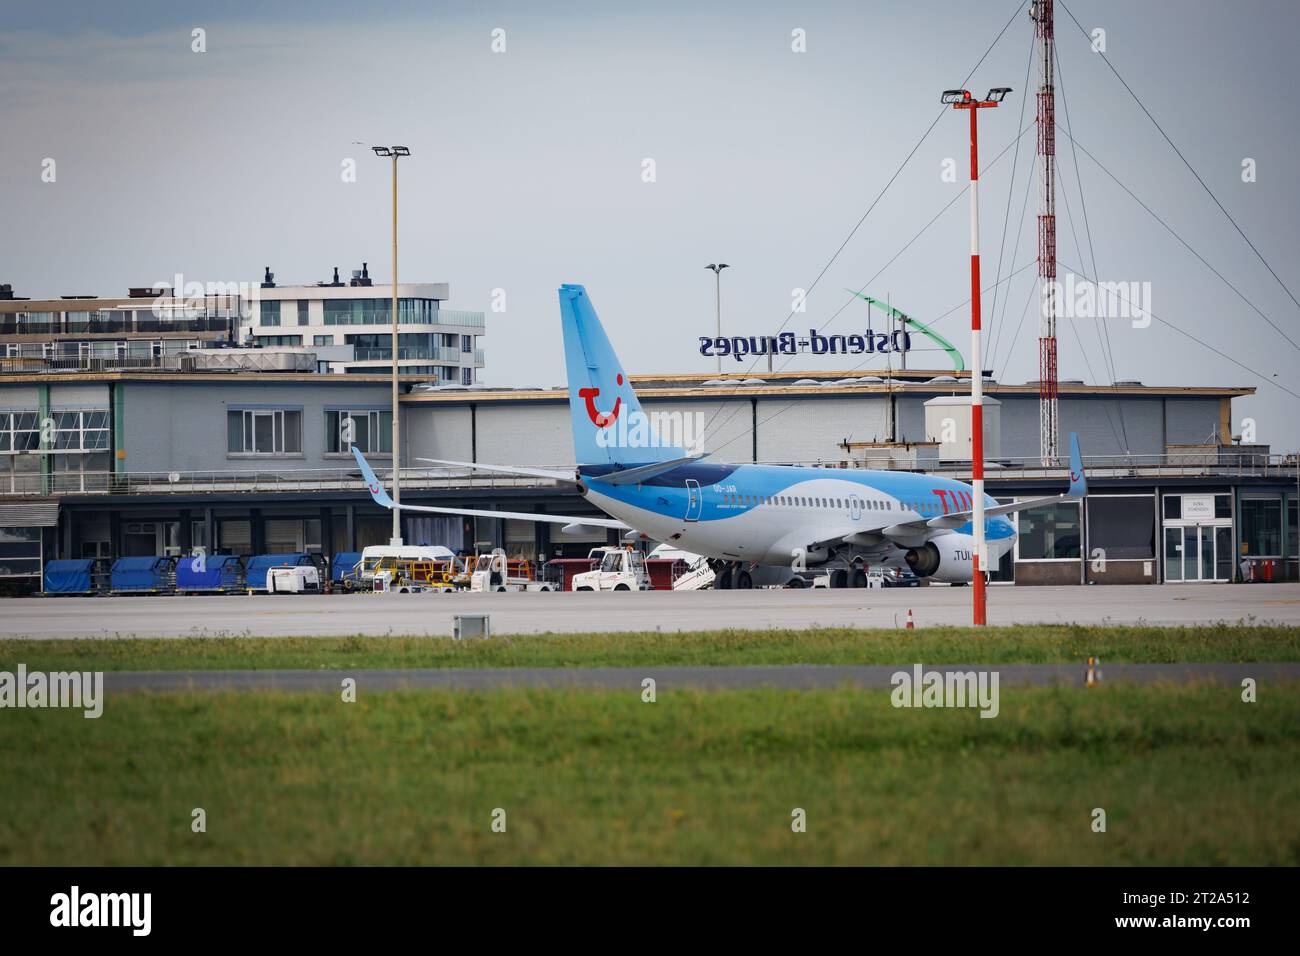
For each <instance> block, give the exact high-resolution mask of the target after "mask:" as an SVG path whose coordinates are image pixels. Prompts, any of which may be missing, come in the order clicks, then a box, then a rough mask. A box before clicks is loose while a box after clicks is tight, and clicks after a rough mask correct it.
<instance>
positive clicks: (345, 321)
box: [325, 309, 486, 329]
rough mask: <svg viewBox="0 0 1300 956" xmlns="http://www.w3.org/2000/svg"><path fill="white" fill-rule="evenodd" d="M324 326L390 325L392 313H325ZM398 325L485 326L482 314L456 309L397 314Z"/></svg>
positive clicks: (478, 327) (479, 327)
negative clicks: (417, 314)
mask: <svg viewBox="0 0 1300 956" xmlns="http://www.w3.org/2000/svg"><path fill="white" fill-rule="evenodd" d="M325 324H326V325H342V326H348V325H392V324H393V320H392V313H391V312H388V311H387V310H384V311H371V310H366V311H363V312H343V313H338V314H334V313H327V314H326V316H325ZM398 324H399V325H459V326H465V327H467V328H474V329H481V328H483V327H484V326H485V325H486V322H485V320H484V317H483V313H482V312H462V311H460V310H458V309H435V310H433V311H431V312H429V313H427V314H426V315H420V316H416V315H403V314H402V313H401V312H400V311H399V312H398Z"/></svg>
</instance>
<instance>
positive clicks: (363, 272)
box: [336, 262, 373, 286]
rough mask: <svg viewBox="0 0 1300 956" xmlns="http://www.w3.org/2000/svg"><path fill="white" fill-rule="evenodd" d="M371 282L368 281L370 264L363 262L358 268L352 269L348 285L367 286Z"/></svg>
mask: <svg viewBox="0 0 1300 956" xmlns="http://www.w3.org/2000/svg"><path fill="white" fill-rule="evenodd" d="M336 274H337V273H336ZM372 284H373V283H372V282H371V281H370V266H369V265H368V264H367V263H364V262H363V263H361V268H360V269H353V270H352V281H351V282H349V283H348V285H360V286H368V285H372Z"/></svg>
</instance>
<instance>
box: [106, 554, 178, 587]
mask: <svg viewBox="0 0 1300 956" xmlns="http://www.w3.org/2000/svg"><path fill="white" fill-rule="evenodd" d="M110 587H111V588H112V590H113V591H114V592H115V593H127V594H162V593H168V594H169V593H171V592H172V591H173V590H175V588H176V559H175V558H171V557H158V556H153V557H147V558H118V559H117V560H116V561H114V562H113V571H112V575H111V584H110Z"/></svg>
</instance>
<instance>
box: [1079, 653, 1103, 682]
mask: <svg viewBox="0 0 1300 956" xmlns="http://www.w3.org/2000/svg"><path fill="white" fill-rule="evenodd" d="M1100 683H1101V661H1099V660H1097V658H1095V657H1090V658H1088V672H1087V674H1085V675H1084V678H1083V686H1084V687H1096V686H1097V685H1098V684H1100Z"/></svg>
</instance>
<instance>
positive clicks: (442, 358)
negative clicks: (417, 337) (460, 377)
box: [353, 346, 468, 365]
mask: <svg viewBox="0 0 1300 956" xmlns="http://www.w3.org/2000/svg"><path fill="white" fill-rule="evenodd" d="M466 354H468V353H462V352H461V350H460V349H455V348H447V347H444V346H434V347H432V348H427V347H415V348H400V347H399V348H398V350H397V360H398V361H399V362H405V361H408V360H412V359H422V360H424V361H435V362H447V363H450V364H454V365H459V364H460V362H461V361H462V358H461V356H462V355H466ZM353 360H354V361H357V362H391V361H392V360H393V349H392V347H391V346H389V347H387V348H385V347H383V346H365V347H361V346H358V347H357V349H356V351H355V352H354V354H353Z"/></svg>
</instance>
